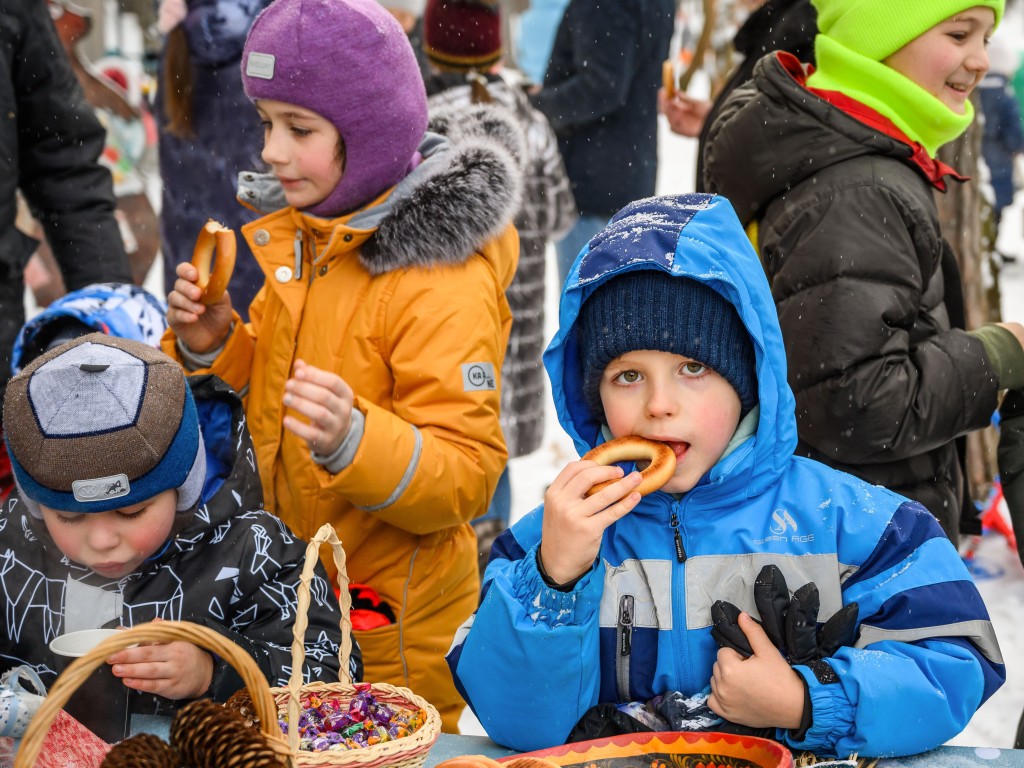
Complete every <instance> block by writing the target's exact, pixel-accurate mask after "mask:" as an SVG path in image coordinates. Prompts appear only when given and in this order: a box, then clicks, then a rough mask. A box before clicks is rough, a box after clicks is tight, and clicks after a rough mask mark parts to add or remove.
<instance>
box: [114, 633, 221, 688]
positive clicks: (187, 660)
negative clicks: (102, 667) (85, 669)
mask: <svg viewBox="0 0 1024 768" xmlns="http://www.w3.org/2000/svg"><path fill="white" fill-rule="evenodd" d="M107 663H108V664H110V665H111V671H112V672H113V673H114V676H115V677H119V678H121V682H122V683H124V684H125V685H126V686H128V687H129V688H134V689H135V690H136V691H145V692H146V693H155V694H157V695H158V696H163V697H164V698H165V699H173V700H175V701H176V700H178V699H195V698H198V697H199V696H202V695H203V694H204V693H206V692H207V691H208V690H209V688H210V683H211V682H212V681H213V657H212V656H210V654H208V653H207V652H206V651H204V650H202V649H201V648H199V647H197V646H195V645H192V643H186V642H184V641H182V640H176V641H174V642H172V643H154V644H152V645H137V646H135V647H133V648H125V649H124V650H123V651H118V652H117V653H115V654H114V655H113V656H111V657H110V658H109V659H107Z"/></svg>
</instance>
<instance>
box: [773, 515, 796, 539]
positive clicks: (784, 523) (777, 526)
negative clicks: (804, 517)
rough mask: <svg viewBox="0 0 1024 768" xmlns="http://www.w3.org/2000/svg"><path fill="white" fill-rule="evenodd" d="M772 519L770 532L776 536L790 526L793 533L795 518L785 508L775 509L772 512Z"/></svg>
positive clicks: (794, 530) (794, 531)
mask: <svg viewBox="0 0 1024 768" xmlns="http://www.w3.org/2000/svg"><path fill="white" fill-rule="evenodd" d="M772 521H773V522H772V525H771V532H772V533H774V534H775V535H776V536H781V535H782V534H784V533H785V532H786V529H787V528H792V529H793V533H796V520H794V519H793V518H792V516H790V514H789V512H787V511H786V510H784V509H776V510H775V511H774V512H772Z"/></svg>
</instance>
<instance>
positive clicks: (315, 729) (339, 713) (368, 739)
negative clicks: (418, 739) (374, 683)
mask: <svg viewBox="0 0 1024 768" xmlns="http://www.w3.org/2000/svg"><path fill="white" fill-rule="evenodd" d="M354 687H355V689H356V695H355V696H354V697H353V698H352V699H351V700H349V701H348V702H347V703H346V702H345V701H344V700H343V699H335V700H332V699H326V700H325V699H322V698H320V697H319V696H316V695H311V696H310V697H309V698H308V699H307V701H306V704H305V706H304V707H303V709H302V711H301V712H300V713H299V718H298V722H297V723H296V725H297V727H298V730H299V748H300V749H302V750H305V751H308V752H323V751H327V750H347V749H361V748H364V747H369V746H372V745H374V744H381V743H383V742H387V741H394V740H395V739H400V738H402V737H404V736H408V735H409V734H411V733H413V732H414V731H415V730H416V729H417V728H419V727H420V726H421V725H423V723H424V722H425V720H426V712H424V711H423V710H422V709H416V710H412V709H408V708H406V707H400V706H395V705H393V704H387V703H384V702H379V701H377V699H376V697H375V696H374V695H373V692H372V690H371V686H370V685H369V684H367V683H357V684H356V685H355V686H354ZM288 727H289V723H288V722H287V720H282V721H281V730H282V731H283V732H284V733H287V732H288Z"/></svg>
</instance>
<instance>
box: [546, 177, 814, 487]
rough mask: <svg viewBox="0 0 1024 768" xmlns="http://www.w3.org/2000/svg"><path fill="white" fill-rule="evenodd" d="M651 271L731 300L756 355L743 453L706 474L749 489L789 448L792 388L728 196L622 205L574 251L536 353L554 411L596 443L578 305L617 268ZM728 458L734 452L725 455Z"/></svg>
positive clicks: (774, 319) (770, 304)
mask: <svg viewBox="0 0 1024 768" xmlns="http://www.w3.org/2000/svg"><path fill="white" fill-rule="evenodd" d="M641 269H657V270H661V271H663V272H667V273H668V274H670V275H673V276H677V277H686V278H690V279H692V280H696V281H698V282H700V283H703V284H705V285H707V286H708V287H710V288H711V289H713V290H715V291H717V292H718V293H719V294H721V295H722V296H723V297H724V298H725V299H727V300H728V301H729V302H731V303H732V304H733V305H734V306H735V307H736V311H737V313H738V314H739V316H740V319H741V320H742V322H743V324H744V326H745V327H746V329H747V331H748V332H749V334H750V338H751V340H752V342H753V345H754V355H755V359H756V363H755V365H756V371H757V383H758V398H759V406H760V409H759V414H758V422H757V431H756V434H755V435H754V437H753V438H752V440H751V441H749V442H750V445H751V448H752V450H750V451H741V450H737V451H735V452H733V453H732V454H730V455H729V456H728V457H727V459H728V460H727V461H725V460H723V461H719V462H718V464H716V465H715V466H714V467H713V468H712V470H711V474H712V478H713V479H716V478H724V477H725V476H728V477H731V478H737V480H736V482H739V483H744V484H745V488H744V489H743V493H744V494H745V495H746V496H754V495H757V494H758V493H760V492H761V491H763V490H764V489H765V488H766V487H767V486H768V485H770V484H771V483H772V482H774V481H775V480H776V479H777V477H778V476H779V474H780V473H781V472H782V470H783V469H784V467H785V465H786V463H787V462H788V461H789V460H790V458H791V456H792V454H793V450H794V449H795V448H796V440H797V438H796V416H795V401H794V399H793V393H792V391H791V390H790V388H789V384H788V383H787V380H786V358H785V350H784V347H783V343H782V331H781V329H780V327H779V321H778V316H777V315H776V312H775V303H774V301H773V299H772V296H771V291H770V290H769V288H768V281H767V279H766V278H765V276H764V270H763V269H762V267H761V263H760V261H759V260H758V258H757V254H756V253H755V252H754V250H753V248H752V246H751V245H750V241H749V240H748V239H747V237H746V234H745V233H744V232H743V228H742V227H741V226H740V223H739V221H738V220H737V218H736V213H735V211H734V210H733V208H732V206H731V205H730V204H729V202H728V201H727V200H726V199H725V198H723V197H718V196H715V195H700V194H689V195H678V196H669V197H652V198H648V199H646V200H639V201H637V202H635V203H631V204H630V205H628V206H626V207H625V208H623V209H622V210H621V211H619V213H617V214H616V215H615V216H614V217H613V218H612V220H611V221H610V222H609V223H608V225H607V226H606V227H605V228H604V229H603V230H602V231H601V232H599V233H598V234H597V235H596V236H595V237H594V238H593V239H592V240H591V241H590V243H589V245H587V246H586V247H584V249H583V251H582V252H581V253H580V255H579V256H578V257H577V259H576V262H575V264H574V265H573V267H572V270H571V271H570V273H569V276H568V278H567V279H566V283H565V287H564V288H563V293H562V298H561V302H560V305H559V317H558V331H557V333H556V334H555V337H554V339H552V341H551V344H550V345H549V346H548V349H547V351H546V352H545V353H544V366H545V368H546V369H547V372H548V376H549V377H550V379H551V388H552V395H553V397H554V401H555V409H556V412H557V414H558V419H559V421H560V422H561V424H562V427H563V428H564V429H565V431H566V432H567V433H568V435H569V436H570V437H571V438H572V440H573V442H574V443H575V445H576V450H577V451H578V452H579V454H580V455H581V456H582V455H583V454H584V453H586V452H587V451H588V450H590V449H591V448H593V447H594V446H596V445H598V444H599V443H602V442H604V437H603V436H602V433H601V428H602V424H600V423H598V421H597V420H595V418H594V417H593V416H592V415H591V413H590V410H589V409H588V408H587V405H586V402H585V401H584V397H583V366H582V363H581V355H580V340H579V333H580V331H579V327H578V324H577V320H578V317H579V312H580V307H581V306H582V305H583V303H584V302H585V301H586V300H587V298H588V297H589V296H590V294H592V293H593V292H594V291H595V290H596V289H597V287H598V286H599V285H601V284H602V283H604V282H606V281H607V280H610V279H612V278H613V277H615V276H617V275H621V274H624V273H626V272H631V271H633V270H641ZM734 457H735V459H734Z"/></svg>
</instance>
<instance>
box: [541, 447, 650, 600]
mask: <svg viewBox="0 0 1024 768" xmlns="http://www.w3.org/2000/svg"><path fill="white" fill-rule="evenodd" d="M622 475H623V472H622V469H621V468H620V467H616V466H614V465H612V466H603V465H601V464H597V463H595V462H593V461H574V462H572V463H571V464H569V465H567V466H566V467H565V468H564V469H563V470H562V471H561V472H559V473H558V477H556V478H555V479H554V481H553V482H552V483H551V485H550V486H549V487H548V490H547V492H546V493H545V494H544V522H543V525H542V528H541V545H540V558H541V560H542V561H543V563H544V570H545V571H546V572H547V574H548V576H549V577H550V578H551V579H552V580H553V581H554V582H556V583H558V584H564V583H566V582H568V581H572V580H573V579H575V578H576V577H578V576H580V575H582V574H584V573H586V572H587V571H588V570H590V567H591V566H592V565H593V564H594V559H595V558H596V557H597V553H598V551H599V550H600V548H601V535H602V534H603V533H604V529H605V528H607V527H608V526H609V525H611V524H612V523H614V522H615V521H616V520H618V519H619V518H621V517H623V516H624V515H626V514H628V513H629V512H631V511H632V509H633V507H635V506H636V505H637V503H638V502H639V501H640V494H639V493H635V489H636V487H637V486H638V485H640V482H641V477H640V473H639V472H631V473H630V474H629V475H628V476H627V477H622ZM615 478H621V479H620V480H619V481H618V482H617V483H615V484H613V485H610V486H608V487H607V488H605V489H604V490H602V491H599V492H598V493H595V494H594V495H593V496H591V497H590V498H584V494H585V493H586V492H587V491H589V490H590V489H591V487H593V486H595V485H597V484H598V483H601V482H604V481H605V480H614V479H615Z"/></svg>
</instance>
